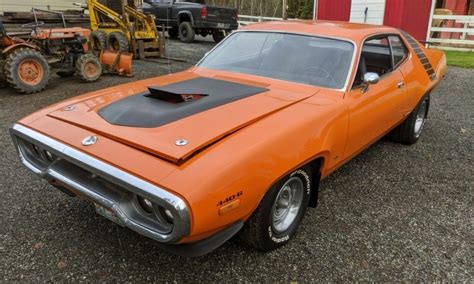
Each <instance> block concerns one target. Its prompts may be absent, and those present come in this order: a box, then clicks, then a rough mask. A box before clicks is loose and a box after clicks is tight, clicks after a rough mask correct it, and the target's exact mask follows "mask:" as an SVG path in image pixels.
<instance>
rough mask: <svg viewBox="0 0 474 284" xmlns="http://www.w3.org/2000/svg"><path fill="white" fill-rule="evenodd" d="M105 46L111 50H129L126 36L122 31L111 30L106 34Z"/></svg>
mask: <svg viewBox="0 0 474 284" xmlns="http://www.w3.org/2000/svg"><path fill="white" fill-rule="evenodd" d="M107 46H108V48H109V49H110V50H113V51H120V52H128V51H129V50H130V45H129V44H128V39H127V36H125V34H123V33H122V32H111V33H110V34H109V35H108V36H107Z"/></svg>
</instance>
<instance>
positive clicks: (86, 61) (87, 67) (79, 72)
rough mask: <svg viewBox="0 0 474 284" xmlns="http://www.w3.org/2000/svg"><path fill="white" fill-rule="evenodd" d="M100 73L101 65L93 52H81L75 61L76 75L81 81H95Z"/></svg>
mask: <svg viewBox="0 0 474 284" xmlns="http://www.w3.org/2000/svg"><path fill="white" fill-rule="evenodd" d="M100 75H102V65H101V64H100V61H99V59H98V58H97V57H96V56H95V55H93V54H82V55H81V56H80V57H79V59H78V60H77V61H76V76H77V77H79V78H80V79H81V81H83V82H94V81H97V80H98V79H99V77H100Z"/></svg>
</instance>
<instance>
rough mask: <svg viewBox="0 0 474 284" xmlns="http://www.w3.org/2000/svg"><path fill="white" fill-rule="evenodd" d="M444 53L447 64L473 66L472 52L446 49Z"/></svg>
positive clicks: (473, 57)
mask: <svg viewBox="0 0 474 284" xmlns="http://www.w3.org/2000/svg"><path fill="white" fill-rule="evenodd" d="M445 53H446V59H447V61H448V65H449V66H458V67H463V68H474V52H463V51H452V50H446V51H445Z"/></svg>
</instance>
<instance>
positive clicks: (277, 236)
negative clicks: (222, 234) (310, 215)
mask: <svg viewBox="0 0 474 284" xmlns="http://www.w3.org/2000/svg"><path fill="white" fill-rule="evenodd" d="M311 185H312V183H311V170H310V168H309V167H303V168H301V169H298V170H296V171H294V172H292V173H291V174H289V175H288V176H286V177H284V178H283V179H281V180H280V181H279V182H277V183H276V184H275V185H273V186H272V187H271V188H270V190H269V191H268V192H267V193H266V194H265V196H264V198H263V199H262V201H261V202H260V204H259V206H258V207H257V209H256V210H255V212H254V213H253V214H252V216H251V217H250V218H249V219H248V220H247V222H246V223H245V225H244V228H243V229H242V230H241V231H240V237H241V238H242V239H243V240H244V241H245V242H247V243H248V244H250V245H252V246H253V247H255V248H257V249H259V250H262V251H269V250H272V249H276V248H278V247H281V246H283V245H284V244H286V243H287V242H288V241H289V240H290V239H291V238H292V237H293V236H294V235H295V234H296V230H297V229H298V226H299V224H300V222H301V220H302V219H303V216H304V214H305V212H306V208H307V207H308V202H309V197H310V194H311Z"/></svg>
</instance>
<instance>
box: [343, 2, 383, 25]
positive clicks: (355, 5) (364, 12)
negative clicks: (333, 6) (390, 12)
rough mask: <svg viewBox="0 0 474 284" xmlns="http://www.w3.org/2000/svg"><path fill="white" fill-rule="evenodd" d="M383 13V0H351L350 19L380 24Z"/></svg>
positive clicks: (356, 21)
mask: <svg viewBox="0 0 474 284" xmlns="http://www.w3.org/2000/svg"><path fill="white" fill-rule="evenodd" d="M384 13H385V0H352V5H351V16H350V21H351V22H353V23H366V24H374V25H381V24H383V18H384Z"/></svg>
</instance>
